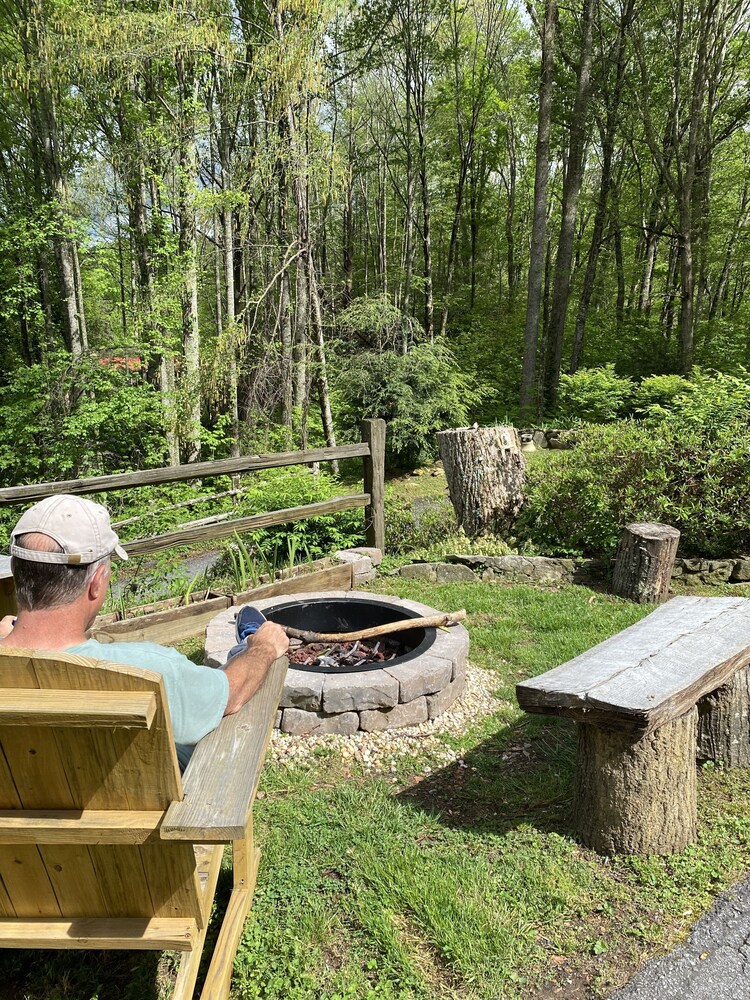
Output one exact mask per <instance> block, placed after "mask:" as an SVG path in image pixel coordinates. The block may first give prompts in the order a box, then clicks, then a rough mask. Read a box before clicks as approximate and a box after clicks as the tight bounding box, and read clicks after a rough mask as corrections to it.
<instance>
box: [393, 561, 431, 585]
mask: <svg viewBox="0 0 750 1000" xmlns="http://www.w3.org/2000/svg"><path fill="white" fill-rule="evenodd" d="M400 573H401V576H405V577H406V578H407V579H410V580H427V581H429V582H430V583H437V570H436V567H435V563H409V564H408V565H407V566H402V567H401V571H400Z"/></svg>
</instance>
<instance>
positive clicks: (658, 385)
mask: <svg viewBox="0 0 750 1000" xmlns="http://www.w3.org/2000/svg"><path fill="white" fill-rule="evenodd" d="M693 388H694V385H693V383H692V382H690V381H689V380H688V379H686V378H683V377H682V375H650V376H649V377H648V378H644V380H643V381H642V382H641V384H640V385H639V386H638V388H637V389H636V392H635V396H634V397H633V407H634V409H635V412H636V413H637V414H639V415H643V416H649V415H655V414H658V413H662V412H663V411H665V410H671V409H673V408H674V407H675V406H677V405H678V404H677V401H678V400H679V398H680V397H682V396H686V395H687V394H688V393H689V392H692V391H693Z"/></svg>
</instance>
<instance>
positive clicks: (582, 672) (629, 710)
mask: <svg viewBox="0 0 750 1000" xmlns="http://www.w3.org/2000/svg"><path fill="white" fill-rule="evenodd" d="M748 663H750V600H748V599H747V598H742V597H677V598H674V599H673V600H671V601H669V602H668V603H667V604H664V605H663V606H662V607H661V608H659V609H658V610H656V611H654V612H652V613H651V614H650V615H648V616H647V617H646V618H644V619H642V620H641V621H640V622H637V623H636V624H635V625H631V626H630V627H629V628H627V629H625V630H624V631H623V632H620V633H618V634H617V635H615V636H612V637H611V638H610V639H607V640H606V641H605V642H602V643H599V645H597V646H594V647H593V648H592V649H589V650H588V651H587V652H585V653H582V654H581V655H580V656H577V657H576V658H575V659H573V660H571V661H570V662H569V663H566V664H563V665H562V666H560V667H556V668H555V669H553V670H549V671H547V673H545V674H542V675H541V676H539V677H534V678H530V679H529V680H527V681H523V682H522V683H520V684H518V685H517V688H516V692H517V696H518V703H519V705H520V706H521V708H523V709H524V710H525V711H527V712H541V713H545V712H557V713H559V714H564V715H570V716H572V717H575V718H578V719H581V720H583V721H587V720H588V721H598V720H600V719H606V720H607V724H608V725H611V726H619V727H621V728H625V729H627V728H631V729H637V730H644V731H646V732H648V731H650V730H653V729H655V728H657V727H658V726H660V725H662V724H663V723H664V722H666V721H668V720H669V719H673V718H676V717H677V716H679V715H682V714H683V713H684V712H686V711H687V710H688V709H689V708H690V707H692V705H694V704H695V703H696V702H697V701H698V700H699V699H700V698H701V697H703V695H705V694H707V693H708V692H709V691H713V690H715V689H716V688H717V687H720V686H721V685H722V684H725V683H726V682H727V681H728V680H729V678H730V677H731V676H732V675H733V673H734V672H735V671H736V670H737V669H739V668H740V667H743V666H746V665H747V664H748Z"/></svg>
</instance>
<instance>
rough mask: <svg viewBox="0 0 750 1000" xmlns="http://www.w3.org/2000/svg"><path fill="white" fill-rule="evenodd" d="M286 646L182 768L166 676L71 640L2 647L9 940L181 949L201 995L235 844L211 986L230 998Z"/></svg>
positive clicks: (0, 777) (186, 988)
mask: <svg viewBox="0 0 750 1000" xmlns="http://www.w3.org/2000/svg"><path fill="white" fill-rule="evenodd" d="M286 668H287V661H286V659H285V658H282V659H279V660H277V661H276V662H275V663H274V664H273V665H272V667H271V669H270V671H269V673H268V675H267V676H266V678H265V680H264V682H263V684H262V685H261V687H260V688H259V690H258V691H257V693H256V694H255V696H254V697H253V698H252V699H251V701H250V702H248V704H247V705H245V706H244V708H242V709H241V711H239V712H238V713H237V714H236V715H232V716H228V717H225V718H224V719H223V720H222V722H221V724H220V725H219V727H218V728H217V729H216V730H214V732H212V733H209V735H208V736H206V737H205V739H203V740H201V742H200V743H199V744H198V746H197V747H196V749H195V752H194V753H193V756H192V758H191V760H190V763H189V764H188V767H187V769H186V771H185V774H184V776H183V777H182V778H181V776H180V772H179V768H178V765H177V757H176V753H175V747H174V741H173V739H172V731H171V725H170V720H169V712H168V708H167V702H166V697H165V693H164V682H163V680H162V678H161V677H160V676H159V675H158V674H156V673H154V672H152V671H150V670H141V669H139V668H137V667H131V666H125V665H123V664H117V663H106V662H103V661H98V660H90V659H86V658H84V657H81V656H73V655H70V654H65V653H50V654H46V655H45V654H44V653H37V652H32V651H30V650H12V649H3V650H1V651H0V947H2V948H86V949H91V948H105V949H109V948H124V949H130V948H133V949H154V950H164V949H169V950H174V951H181V952H183V953H184V954H183V958H182V961H181V963H180V967H179V970H178V974H177V981H176V984H175V988H174V992H173V994H172V1000H192V997H193V992H194V988H195V983H196V979H197V976H198V969H199V965H200V961H201V954H202V951H203V945H204V942H205V939H206V930H207V927H208V921H209V916H210V914H211V906H212V903H213V899H214V894H215V890H216V884H217V881H218V877H219V872H220V869H221V863H222V857H223V853H224V848H223V845H224V844H231V845H232V860H233V869H234V886H233V889H232V893H231V896H230V898H229V903H228V906H227V909H226V913H225V916H224V919H223V921H222V924H221V929H220V931H219V935H218V940H217V942H216V945H215V947H214V951H213V958H212V960H211V963H210V965H209V968H208V972H207V974H206V978H205V982H204V986H203V990H202V992H201V998H202V1000H225V998H226V997H228V995H229V986H230V978H231V974H232V966H233V963H234V957H235V954H236V951H237V945H238V943H239V940H240V936H241V934H242V928H243V925H244V921H245V917H246V915H247V912H248V910H249V908H250V904H251V901H252V897H253V890H254V886H255V876H256V873H257V870H258V851H257V850H256V849H255V846H254V844H253V827H252V807H253V800H254V797H255V792H256V789H257V787H258V781H259V778H260V772H261V767H262V764H263V759H264V756H265V750H266V746H267V744H268V740H269V738H270V734H271V728H272V725H273V721H274V717H275V713H276V707H277V705H278V702H279V697H280V694H281V689H282V686H283V683H284V677H285V675H286Z"/></svg>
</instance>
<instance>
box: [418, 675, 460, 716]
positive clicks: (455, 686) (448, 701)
mask: <svg viewBox="0 0 750 1000" xmlns="http://www.w3.org/2000/svg"><path fill="white" fill-rule="evenodd" d="M465 687H466V674H465V673H463V674H460V675H459V676H458V677H457V678H456V679H455V680H454V681H451V683H450V684H449V685H448V686H447V687H444V688H443V690H442V691H436V692H435V694H429V695H427V718H428V719H437V717H438V716H439V715H442V714H443V712H444V711H445V710H446V709H448V708H450V707H451V705H452V704H453V702H454V701H455V700H456V698H458V697H459V696H460V695H461V694H462V692H463V689H464V688H465Z"/></svg>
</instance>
